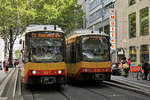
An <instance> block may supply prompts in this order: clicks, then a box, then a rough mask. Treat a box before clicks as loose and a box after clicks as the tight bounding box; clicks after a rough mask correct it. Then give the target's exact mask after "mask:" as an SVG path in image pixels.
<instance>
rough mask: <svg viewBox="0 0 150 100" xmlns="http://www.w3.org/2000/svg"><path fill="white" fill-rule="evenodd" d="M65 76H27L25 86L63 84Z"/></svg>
mask: <svg viewBox="0 0 150 100" xmlns="http://www.w3.org/2000/svg"><path fill="white" fill-rule="evenodd" d="M65 83H66V78H65V76H29V77H28V80H27V84H65Z"/></svg>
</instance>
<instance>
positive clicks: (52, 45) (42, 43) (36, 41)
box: [31, 38, 63, 62]
mask: <svg viewBox="0 0 150 100" xmlns="http://www.w3.org/2000/svg"><path fill="white" fill-rule="evenodd" d="M62 43H63V39H60V38H32V40H31V47H32V50H31V60H32V61H35V62H60V61H62V60H63V48H62V45H63V44H62Z"/></svg>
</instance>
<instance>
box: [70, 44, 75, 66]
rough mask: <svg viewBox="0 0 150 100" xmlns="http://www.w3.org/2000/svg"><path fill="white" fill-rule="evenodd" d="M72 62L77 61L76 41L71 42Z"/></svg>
mask: <svg viewBox="0 0 150 100" xmlns="http://www.w3.org/2000/svg"><path fill="white" fill-rule="evenodd" d="M70 48H71V50H70V51H71V56H70V57H71V62H72V63H75V62H76V50H75V43H71V47H70Z"/></svg>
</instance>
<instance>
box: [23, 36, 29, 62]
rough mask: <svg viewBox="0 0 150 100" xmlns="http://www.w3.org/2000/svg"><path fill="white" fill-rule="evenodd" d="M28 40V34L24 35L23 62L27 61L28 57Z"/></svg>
mask: <svg viewBox="0 0 150 100" xmlns="http://www.w3.org/2000/svg"><path fill="white" fill-rule="evenodd" d="M29 53H30V42H29V36H28V35H26V40H25V47H24V63H26V62H28V61H29V58H30V54H29Z"/></svg>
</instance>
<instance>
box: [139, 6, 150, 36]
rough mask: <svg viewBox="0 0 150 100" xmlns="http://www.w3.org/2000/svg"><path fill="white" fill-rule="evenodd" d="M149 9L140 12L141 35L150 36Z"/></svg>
mask: <svg viewBox="0 0 150 100" xmlns="http://www.w3.org/2000/svg"><path fill="white" fill-rule="evenodd" d="M148 28H149V20H148V7H147V8H144V9H141V10H140V35H141V36H144V35H148V34H149V31H148V30H149V29H148Z"/></svg>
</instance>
